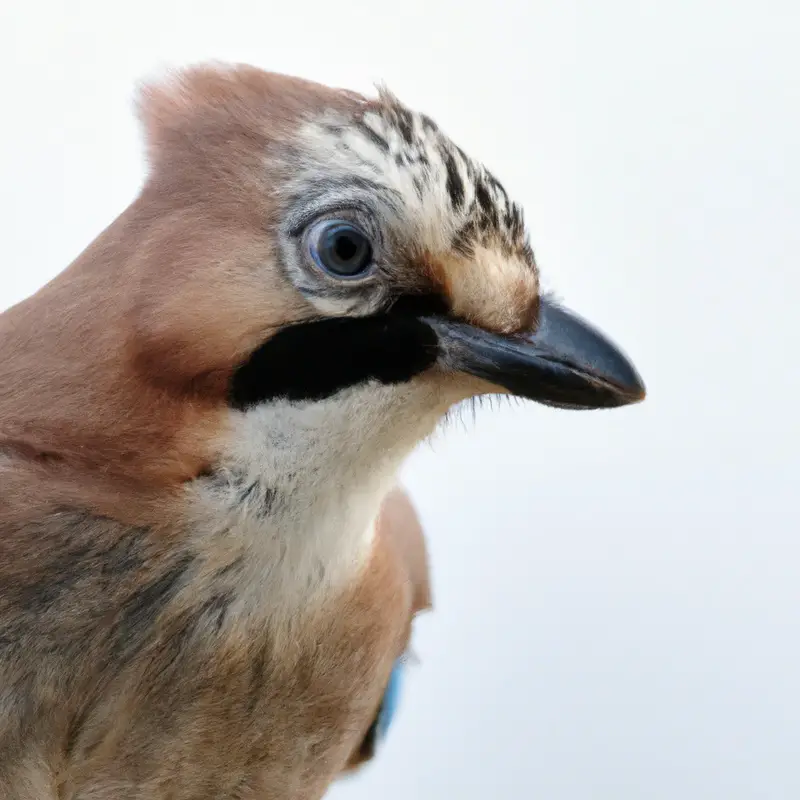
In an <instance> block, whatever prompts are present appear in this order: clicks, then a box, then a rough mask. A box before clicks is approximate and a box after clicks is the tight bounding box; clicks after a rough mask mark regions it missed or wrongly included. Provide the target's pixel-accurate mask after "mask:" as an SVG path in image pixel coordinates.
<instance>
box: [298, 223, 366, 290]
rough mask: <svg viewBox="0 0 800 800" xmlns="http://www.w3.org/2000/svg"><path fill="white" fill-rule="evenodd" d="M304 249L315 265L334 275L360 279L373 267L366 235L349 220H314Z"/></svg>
mask: <svg viewBox="0 0 800 800" xmlns="http://www.w3.org/2000/svg"><path fill="white" fill-rule="evenodd" d="M308 248H309V251H310V253H311V257H312V258H313V259H314V262H315V263H316V265H317V266H318V267H319V268H320V269H322V270H324V271H325V272H327V273H329V274H330V275H333V276H335V277H337V278H360V277H362V276H363V275H364V273H366V272H368V271H369V269H370V268H371V267H372V266H373V260H372V257H373V253H372V243H371V242H370V240H369V237H368V236H367V235H366V234H365V233H364V232H363V231H361V230H360V229H359V228H357V227H356V226H355V225H353V224H352V223H350V222H343V221H342V220H325V221H323V222H319V223H317V224H316V225H315V226H314V227H313V228H312V229H311V231H310V234H309V237H308Z"/></svg>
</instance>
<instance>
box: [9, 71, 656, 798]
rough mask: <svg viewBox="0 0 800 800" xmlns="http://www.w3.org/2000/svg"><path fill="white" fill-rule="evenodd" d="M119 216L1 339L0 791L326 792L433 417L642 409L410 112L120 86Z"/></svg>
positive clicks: (632, 386)
mask: <svg viewBox="0 0 800 800" xmlns="http://www.w3.org/2000/svg"><path fill="white" fill-rule="evenodd" d="M139 107H140V117H141V119H142V122H143V126H144V130H145V135H146V142H147V148H148V157H149V163H150V172H149V175H148V178H147V181H146V183H145V185H144V187H143V188H142V191H141V193H140V195H139V197H138V198H137V199H136V200H135V201H134V202H133V203H132V205H131V206H130V207H129V208H128V209H126V210H125V211H124V212H123V213H122V214H121V215H120V216H119V218H118V219H117V220H116V221H115V222H114V223H112V225H111V226H109V228H108V229H107V230H106V231H104V232H103V233H101V234H100V236H99V237H98V238H97V239H96V240H95V241H94V242H93V243H92V244H91V245H90V246H89V247H88V248H87V250H86V251H85V252H84V253H83V254H82V255H81V256H80V257H79V258H78V259H77V260H76V261H75V262H74V263H73V264H72V265H70V266H69V267H68V268H67V269H66V270H65V271H64V272H62V273H61V274H60V275H59V276H58V277H56V278H55V279H54V280H53V281H52V282H51V283H49V284H48V285H47V286H45V287H43V288H42V289H41V290H40V291H39V292H37V293H36V294H35V295H34V296H32V297H31V298H29V299H27V300H25V301H24V302H22V303H20V304H18V305H17V306H15V307H13V308H11V309H9V310H8V311H6V312H5V313H4V314H3V315H2V316H0V386H2V390H0V533H1V534H2V535H1V536H0V795H2V796H3V797H4V798H8V800H55V798H59V800H62V799H63V800H79V799H81V798H82V799H83V800H88V798H91V800H111V798H113V799H114V800H134V799H135V800H167V798H169V799H170V800H190V798H191V799H193V800H197V799H198V798H208V797H214V798H220V800H225V799H226V798H230V799H231V800H234V799H236V800H246V799H247V798H253V799H254V800H255V798H281V800H284V799H285V800H311V798H318V797H320V796H321V795H322V794H323V793H324V792H325V790H326V788H327V787H328V785H329V784H330V783H331V781H333V780H334V779H335V778H336V776H338V775H339V774H341V773H342V772H343V771H346V770H348V769H351V768H354V767H355V766H357V765H358V764H360V763H362V762H363V760H365V759H366V758H369V757H371V754H372V750H371V749H369V748H367V749H365V747H364V742H365V736H367V735H368V733H369V731H370V730H371V726H372V723H373V722H374V720H375V717H376V713H377V711H378V709H379V707H380V705H381V698H382V694H383V691H384V689H385V687H386V684H387V681H388V679H389V674H390V672H391V670H392V667H393V665H394V663H395V662H396V660H397V659H398V658H399V657H400V656H401V655H402V654H403V652H404V650H405V648H406V647H407V645H408V642H409V637H410V630H411V625H412V620H413V617H414V615H415V614H416V613H418V612H420V611H421V610H424V609H425V608H427V607H428V606H429V605H430V587H429V578H428V571H427V561H426V556H425V547H424V540H423V536H422V532H421V529H420V527H419V522H418V520H417V519H416V515H415V514H414V511H413V508H412V507H411V506H410V504H409V501H408V499H407V498H406V497H405V496H404V495H403V494H402V492H399V490H396V489H394V486H395V483H396V474H397V470H398V467H399V465H400V464H401V463H402V461H403V459H404V458H405V456H406V455H407V454H408V453H409V452H410V451H411V450H412V449H413V448H414V447H415V446H416V445H417V443H418V442H419V441H421V440H422V439H424V438H425V437H426V436H427V435H428V434H429V433H430V432H431V431H432V430H433V429H434V428H435V426H436V425H437V423H438V421H439V420H440V419H441V417H442V416H443V415H444V414H445V413H446V412H447V410H448V409H449V408H450V407H451V406H452V405H453V404H455V403H458V402H460V401H461V400H463V399H466V398H469V397H472V396H475V395H477V394H481V393H485V392H513V393H516V394H520V395H523V396H527V397H530V398H531V399H534V400H539V401H542V402H547V403H553V404H559V405H566V406H572V407H586V408H588V407H597V406H604V405H605V406H611V405H621V404H624V403H626V402H631V401H633V400H636V399H639V398H640V397H641V395H642V391H643V389H642V387H641V384H640V382H639V379H638V376H636V374H635V372H634V371H633V370H632V368H631V367H630V365H629V364H628V363H627V362H626V361H625V360H624V358H623V356H622V355H621V354H620V353H619V352H618V351H617V350H616V349H614V348H613V346H611V345H610V343H608V342H607V340H605V339H603V338H602V337H601V336H600V335H599V334H597V332H595V331H593V330H592V329H591V328H589V327H588V326H586V325H585V324H584V323H582V322H581V321H579V320H576V318H573V317H570V316H566V315H565V314H564V312H562V311H560V310H559V309H557V308H556V307H555V306H553V305H552V304H551V303H549V301H548V300H547V299H546V298H541V297H540V296H539V291H538V273H537V267H536V264H535V263H534V260H533V255H532V251H531V248H530V247H529V245H528V241H527V237H526V234H525V229H524V225H523V221H522V214H521V211H520V209H519V208H518V206H517V205H516V204H514V203H513V202H512V201H511V200H510V199H509V198H508V196H507V194H506V192H505V190H504V189H503V188H502V186H501V185H500V183H499V182H498V181H497V180H496V179H495V178H494V177H493V176H492V175H491V174H490V173H489V172H488V171H487V170H486V169H485V168H484V167H483V166H481V165H480V164H479V163H478V162H475V161H473V160H472V159H470V158H468V157H467V156H466V155H465V154H464V153H463V152H462V151H461V150H460V149H459V148H458V147H457V146H456V145H454V144H453V143H452V142H451V141H450V140H449V139H448V138H447V137H446V136H445V135H444V134H443V133H442V132H441V131H440V130H439V128H438V127H437V126H436V125H435V123H433V122H432V121H431V120H430V118H428V117H427V116H425V115H421V114H417V113H415V112H413V111H411V110H409V109H407V108H405V107H404V106H403V105H402V104H400V103H399V101H397V100H396V99H395V98H393V97H392V96H390V95H388V94H387V93H382V94H381V95H380V96H379V97H378V98H377V99H374V100H372V99H366V98H362V97H360V96H358V95H355V94H353V93H350V92H346V91H344V90H336V89H330V88H327V87H323V86H319V85H317V84H313V83H309V82H306V81H302V80H299V79H295V78H289V77H284V76H279V75H274V74H269V73H265V72H262V71H260V70H258V69H255V68H252V67H244V66H240V67H226V66H207V67H198V68H195V69H191V70H187V71H185V72H182V73H179V74H178V75H175V76H172V77H170V78H169V79H167V80H165V81H164V82H163V83H161V84H156V85H150V86H147V87H145V88H144V89H143V90H142V93H141V99H140V106H139Z"/></svg>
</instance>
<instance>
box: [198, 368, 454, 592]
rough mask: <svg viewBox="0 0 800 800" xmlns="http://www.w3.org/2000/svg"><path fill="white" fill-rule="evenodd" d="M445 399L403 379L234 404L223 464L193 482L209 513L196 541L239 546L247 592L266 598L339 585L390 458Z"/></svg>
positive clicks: (367, 525)
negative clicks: (322, 395) (304, 397)
mask: <svg viewBox="0 0 800 800" xmlns="http://www.w3.org/2000/svg"><path fill="white" fill-rule="evenodd" d="M448 406H449V403H448V402H446V400H445V399H444V398H443V397H442V390H441V386H438V387H437V386H435V385H434V384H433V383H432V382H424V381H412V382H411V383H408V384H403V385H399V386H384V385H378V384H368V385H365V386H360V387H355V388H353V389H349V390H347V391H345V392H341V393H339V394H337V395H336V396H334V397H332V398H330V399H327V400H324V401H319V402H302V403H291V402H287V401H277V402H270V403H266V404H264V405H263V406H260V407H257V408H255V409H252V410H249V411H246V412H232V414H233V418H232V425H231V435H229V437H228V438H227V439H226V442H225V445H224V448H223V452H222V454H221V461H220V463H218V464H217V468H216V470H215V472H214V475H213V476H212V478H210V479H208V481H206V482H204V483H202V484H198V487H199V491H200V497H198V498H197V500H198V501H199V502H200V508H201V509H202V511H201V513H202V515H203V517H206V519H210V520H213V522H212V528H213V531H208V529H207V527H206V525H205V524H203V525H202V526H201V530H202V529H203V528H205V529H206V536H207V537H208V538H207V539H206V541H205V542H204V543H201V542H198V544H199V545H200V546H201V547H203V549H207V546H208V545H209V544H212V545H213V547H214V549H218V548H220V547H221V548H223V549H224V550H226V551H227V552H229V553H230V554H231V555H233V554H234V553H236V552H240V554H241V555H242V556H243V557H244V560H245V561H246V563H247V565H248V570H247V576H248V577H247V579H246V581H245V583H246V584H247V588H246V593H247V594H250V593H251V592H255V595H256V596H257V597H258V598H259V599H260V600H264V599H266V600H267V602H269V603H270V604H272V605H274V604H276V603H277V604H279V605H281V606H285V604H287V603H288V604H290V605H294V603H302V604H307V603H309V602H313V599H314V598H315V597H317V598H318V597H320V596H321V595H322V596H324V595H325V594H326V593H327V590H329V589H335V588H337V587H341V586H342V585H344V584H345V583H346V582H347V581H348V580H349V579H351V578H352V577H353V576H354V575H355V574H357V572H358V571H359V570H360V568H362V567H363V566H364V564H365V563H366V561H367V559H368V557H369V553H370V548H371V544H372V538H373V533H374V522H375V518H376V516H377V513H378V511H379V509H380V505H381V502H382V500H383V498H384V497H385V495H386V493H387V492H388V491H389V489H390V488H391V487H392V486H393V484H394V483H395V482H396V476H397V471H398V469H399V467H400V465H401V464H402V462H403V460H404V459H405V458H406V457H407V456H408V455H409V454H410V453H411V451H412V450H413V449H414V447H415V446H416V445H417V444H418V443H419V442H420V441H422V440H423V439H424V438H425V437H427V436H428V435H429V434H430V433H432V431H433V430H434V428H435V427H436V424H437V423H438V421H439V420H440V419H441V417H442V415H443V414H444V413H445V412H446V410H447V407H448ZM195 507H197V506H195ZM201 535H202V534H201ZM217 558H218V556H217V557H215V560H216V559H217ZM265 594H266V597H265Z"/></svg>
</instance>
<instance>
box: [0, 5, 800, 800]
mask: <svg viewBox="0 0 800 800" xmlns="http://www.w3.org/2000/svg"><path fill="white" fill-rule="evenodd" d="M799 38H800V7H798V5H797V4H796V3H791V2H786V3H778V2H760V3H756V2H750V3H748V2H741V1H738V2H737V0H727V1H724V0H720V2H715V1H714V0H670V2H648V1H647V0H604V2H597V1H596V0H584V1H583V2H576V1H574V0H573V1H570V0H548V1H547V2H544V1H543V0H539V1H537V0H493V1H492V2H491V3H487V2H478V0H461V2H445V0H405V2H402V3H388V2H381V0H363V1H362V2H344V1H343V0H340V2H331V1H330V0H328V1H327V2H323V1H322V0H305V1H304V2H295V3H286V2H274V0H258V1H255V0H253V1H250V2H246V1H245V0H226V2H218V3H213V2H210V0H191V2H190V1H189V0H183V1H181V2H176V1H175V0H138V2H136V3H130V2H124V3H122V2H120V3H115V2H107V0H91V2H90V1H89V0H83V1H82V2H77V1H74V2H56V0H49V1H45V2H42V1H41V0H39V1H36V0H26V2H25V3H22V2H20V1H19V0H18V1H17V2H13V0H3V3H2V9H1V10H0V65H2V69H1V70H0V98H2V99H1V101H0V103H1V105H0V108H2V112H1V116H0V120H1V121H2V124H0V220H2V222H1V223H0V231H1V232H2V262H0V305H2V306H3V307H5V306H8V305H10V304H12V303H13V302H15V301H17V300H19V299H21V298H22V297H24V296H25V295H26V294H28V293H30V292H32V291H34V290H35V289H36V288H37V287H38V286H40V285H41V284H42V283H43V282H44V281H46V280H47V279H49V278H50V277H51V276H53V275H54V274H55V273H56V272H58V271H59V270H61V269H62V268H63V267H64V266H66V265H67V263H68V262H69V261H71V260H72V258H74V257H75V256H76V255H77V254H78V253H79V252H80V251H81V250H82V249H83V248H84V247H85V246H86V245H87V244H88V243H89V242H90V241H91V239H92V238H93V237H94V236H95V235H97V233H99V231H100V230H101V229H102V228H103V227H104V226H105V225H106V224H108V223H109V222H110V221H111V220H112V219H113V218H114V217H115V216H116V215H117V214H118V213H119V212H120V211H121V210H122V209H123V208H124V206H125V205H126V204H127V203H128V202H129V201H130V200H131V199H132V198H133V196H134V195H135V193H136V191H137V189H138V187H139V185H140V181H141V179H142V176H143V162H142V157H141V156H142V148H141V141H140V138H139V131H138V127H137V125H136V123H135V121H134V117H133V115H132V113H131V97H132V93H133V88H134V83H135V81H136V80H137V79H138V78H140V77H142V76H148V75H152V74H153V73H154V71H157V70H158V69H159V68H160V67H162V66H166V65H182V64H186V63H188V62H194V61H198V60H205V59H223V60H233V61H248V62H251V63H254V64H257V65H259V66H263V67H265V68H268V69H272V70H278V71H282V72H290V73H295V74H299V75H302V76H304V77H308V78H312V79H317V80H321V81H323V82H326V83H331V84H336V85H343V86H348V87H351V88H354V89H359V90H365V91H369V90H370V88H371V86H372V84H373V83H374V82H375V81H386V82H387V83H388V85H389V86H390V88H392V89H393V90H394V91H395V92H396V93H397V94H398V95H399V96H400V97H401V98H402V99H403V100H405V101H406V102H407V103H409V104H412V105H414V106H416V107H419V108H420V109H421V110H424V111H427V112H428V113H430V114H431V115H432V116H433V117H435V118H436V119H437V120H438V121H439V122H440V124H441V125H442V126H443V127H444V129H445V130H446V131H447V132H448V133H450V135H451V136H452V137H453V138H454V139H456V141H457V142H458V143H459V144H460V145H461V146H462V147H463V148H464V149H465V150H467V151H469V152H470V153H471V154H473V155H475V156H477V157H478V158H480V159H481V160H483V161H484V162H485V163H487V165H488V166H489V167H490V168H491V169H492V170H493V171H494V172H495V173H496V174H497V175H498V176H499V177H500V179H501V180H503V181H504V182H505V184H506V185H507V187H508V189H509V190H510V192H511V193H512V194H513V195H514V196H515V197H516V198H517V199H518V200H519V201H521V202H522V203H523V204H524V205H525V207H526V211H527V217H528V220H529V223H530V227H531V232H532V239H533V244H534V248H535V251H536V254H537V257H538V261H539V263H540V265H541V268H542V271H543V274H544V278H545V283H546V285H547V286H548V287H550V288H553V289H555V290H557V292H558V293H559V294H560V295H561V296H562V297H563V298H564V299H565V301H566V302H568V303H569V304H570V305H571V306H572V307H573V308H575V309H576V310H578V311H580V312H581V313H583V314H584V315H586V316H588V317H589V318H590V319H592V320H593V321H594V322H596V323H598V324H599V325H601V326H602V327H603V328H605V329H606V330H607V331H608V332H609V333H611V334H612V335H613V337H614V338H616V339H617V340H618V341H619V342H621V343H622V344H623V345H624V347H625V349H626V350H627V351H628V352H629V354H630V355H631V356H632V357H633V359H634V360H635V362H636V363H637V365H638V366H639V368H640V370H641V372H642V374H643V376H644V378H645V380H646V382H647V385H648V389H649V398H648V400H647V401H646V402H645V403H644V404H643V405H641V406H639V407H634V408H629V409H623V410H618V411H613V412H596V413H575V412H565V411H564V412H561V411H554V410H548V409H544V408H539V407H534V406H531V405H517V406H512V405H510V404H509V405H506V406H504V407H501V408H495V409H488V408H486V409H484V410H481V411H480V412H479V413H478V414H477V416H476V418H475V419H474V420H473V419H471V418H467V419H465V420H464V422H463V424H461V423H457V424H453V425H451V426H450V427H449V428H448V429H446V430H444V431H442V432H441V434H440V435H438V436H437V437H436V438H435V440H434V441H433V443H432V444H430V445H425V446H423V447H422V448H421V449H420V450H419V452H418V453H416V454H415V455H414V457H413V458H412V459H411V460H410V462H409V463H408V464H407V467H406V469H405V471H404V479H405V482H406V485H407V486H408V487H409V488H410V490H411V492H412V494H413V497H414V500H415V502H416V503H417V505H418V508H419V510H420V513H421V515H422V517H423V520H424V524H425V526H426V529H427V531H428V534H429V537H430V548H431V554H432V561H433V568H434V589H435V600H436V606H437V607H436V612H435V613H434V614H432V615H429V616H427V617H425V618H424V619H422V620H421V621H420V622H419V624H418V625H417V628H416V633H415V643H414V646H415V650H416V653H417V655H418V657H419V660H420V663H419V665H418V666H415V667H414V668H413V669H412V671H411V674H410V676H409V680H408V683H407V687H406V689H407V691H406V694H405V697H404V701H403V703H402V705H401V708H400V711H399V715H398V718H397V722H396V725H395V727H394V729H393V730H392V732H391V735H390V737H389V739H388V741H387V743H386V746H385V747H384V749H383V751H382V753H381V754H380V757H379V758H378V759H377V761H376V762H375V763H374V764H373V765H372V766H371V767H370V768H369V769H368V770H366V772H365V773H363V774H362V775H361V776H360V777H358V778H356V779H353V780H348V781H346V782H343V783H341V784H340V785H339V786H338V787H336V788H335V789H334V791H333V792H332V797H334V798H336V799H337V800H347V799H348V798H349V799H350V800H359V798H363V799H364V800H366V798H370V800H373V799H374V798H381V799H382V800H383V799H385V800H394V799H397V800H399V799H400V798H421V799H422V800H425V799H426V798H451V797H452V798H464V799H465V800H469V799H470V798H476V799H477V798H480V799H481V800H487V799H488V798H528V797H530V798H548V800H566V799H567V798H570V800H578V798H580V799H581V800H583V799H584V798H592V800H604V799H605V798H607V799H608V800H629V799H631V800H632V799H633V798H636V799H637V800H638V798H648V800H650V799H653V800H656V799H658V798H665V799H666V798H669V800H674V798H681V800H707V799H709V798H714V799H716V798H720V799H722V798H725V800H735V799H736V798H754V799H755V798H758V800H772V798H775V799H776V800H777V799H778V798H781V799H783V798H785V799H786V800H788V799H789V798H797V797H800V545H799V544H798V538H800V511H799V510H798V506H799V505H800V496H799V495H798V491H797V489H798V486H797V484H798V479H799V478H800V459H799V457H798V445H800V423H799V422H798V380H797V375H798V367H797V358H798V353H800V321H798V316H797V303H798V292H799V291H800V278H798V274H799V272H800V270H799V265H798V252H799V251H800V152H799V149H800V52H799V50H798V47H797V41H798V39H799Z"/></svg>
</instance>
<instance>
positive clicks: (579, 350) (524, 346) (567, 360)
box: [426, 299, 645, 409]
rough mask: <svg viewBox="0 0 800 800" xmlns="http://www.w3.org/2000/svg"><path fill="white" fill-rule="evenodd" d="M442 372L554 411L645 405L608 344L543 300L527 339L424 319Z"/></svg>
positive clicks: (633, 375)
mask: <svg viewBox="0 0 800 800" xmlns="http://www.w3.org/2000/svg"><path fill="white" fill-rule="evenodd" d="M426 321H427V322H428V323H429V324H430V325H431V326H432V327H433V328H434V330H435V331H436V333H437V335H438V337H439V350H440V354H441V355H440V362H441V363H442V365H443V366H445V367H447V368H450V369H455V370H460V371H462V372H466V373H469V374H470V375H474V376H476V377H478V378H481V379H483V380H486V381H489V382H490V383H492V384H494V385H495V386H497V387H499V388H501V389H503V390H505V391H507V392H510V393H511V394H514V395H517V396H519V397H525V398H527V399H529V400H534V401H536V402H538V403H543V404H545V405H550V406H556V407H559V408H574V409H593V408H614V407H617V406H624V405H629V404H631V403H637V402H639V401H640V400H642V399H644V396H645V387H644V383H643V382H642V379H641V378H640V377H639V374H638V372H637V371H636V368H635V367H634V366H633V364H632V363H631V362H630V360H629V359H628V358H627V356H626V355H625V354H624V353H623V352H622V351H621V350H620V349H619V348H618V347H617V346H616V345H615V344H614V343H613V342H611V340H610V339H608V337H606V336H605V335H604V334H603V333H601V332H600V331H599V330H597V329H596V328H595V327H594V326H592V325H590V324H589V323H588V322H586V321H585V320H583V319H581V318H580V317H578V316H577V315H576V314H573V313H572V312H569V311H567V310H566V309H564V308H561V307H559V306H557V305H555V304H554V303H552V302H550V301H548V300H545V299H542V300H541V302H540V308H539V315H538V323H537V325H536V329H535V330H533V331H531V332H530V333H524V334H516V335H513V336H505V335H502V334H497V333H490V332H489V331H486V330H483V329H481V328H478V327H475V326H473V325H470V324H468V323H465V322H458V321H454V320H448V319H446V318H440V317H436V318H433V317H429V318H428V319H427V320H426Z"/></svg>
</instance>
